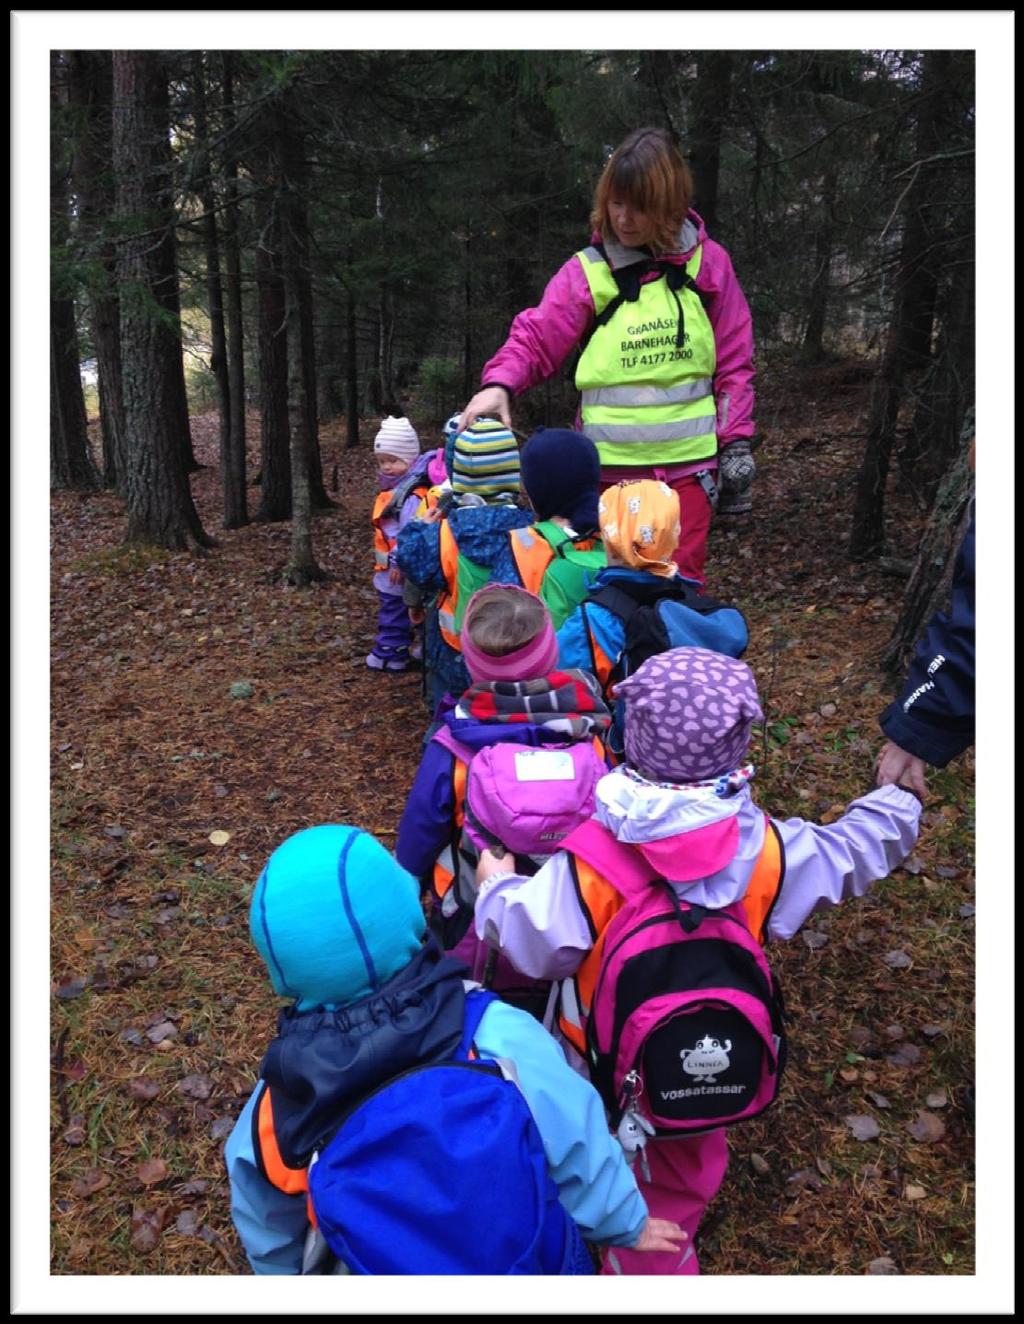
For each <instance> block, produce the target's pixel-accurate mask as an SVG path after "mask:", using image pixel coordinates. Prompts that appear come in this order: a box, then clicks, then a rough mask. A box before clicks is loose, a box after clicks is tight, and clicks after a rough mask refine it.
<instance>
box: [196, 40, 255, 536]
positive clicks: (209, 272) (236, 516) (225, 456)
mask: <svg viewBox="0 0 1024 1324" xmlns="http://www.w3.org/2000/svg"><path fill="white" fill-rule="evenodd" d="M192 84H193V92H194V98H195V117H196V154H197V162H198V164H197V172H196V173H197V178H196V183H195V187H196V191H197V193H198V195H199V200H200V202H201V203H202V205H203V215H202V218H201V227H202V234H203V246H204V249H205V253H206V290H207V299H208V302H209V312H210V370H211V371H212V373H213V376H214V380H215V382H216V383H217V414H218V421H219V424H220V429H219V431H220V476H221V488H222V491H223V496H224V527H225V528H226V529H236V528H238V527H239V526H240V525H242V524H247V523H248V518H247V516H246V513H245V452H244V448H243V451H242V456H241V460H242V463H241V464H239V463H238V456H237V455H236V453H235V446H234V439H233V438H232V435H231V388H230V385H229V382H228V347H227V337H226V335H225V331H224V296H223V290H222V286H221V279H220V246H219V243H218V238H217V216H216V210H217V196H216V193H215V192H214V187H213V176H212V174H211V169H210V151H209V131H208V127H207V119H206V76H205V73H204V71H203V55H202V52H200V51H195V52H193V55H192ZM243 440H244V439H243Z"/></svg>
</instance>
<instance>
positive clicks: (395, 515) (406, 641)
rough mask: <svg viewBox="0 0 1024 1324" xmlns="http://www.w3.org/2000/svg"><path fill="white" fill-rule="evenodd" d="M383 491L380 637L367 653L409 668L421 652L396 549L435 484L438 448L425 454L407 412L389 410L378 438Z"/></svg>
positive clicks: (376, 523) (377, 559) (379, 506)
mask: <svg viewBox="0 0 1024 1324" xmlns="http://www.w3.org/2000/svg"><path fill="white" fill-rule="evenodd" d="M373 453H374V456H375V457H376V460H377V466H378V473H377V482H378V486H379V488H380V491H379V492H378V493H377V498H376V500H375V501H374V503H373V516H372V522H373V555H374V575H373V586H374V588H375V589H376V590H377V597H378V599H379V602H380V606H379V609H378V615H377V638H376V639H375V640H374V643H373V648H372V650H371V651H370V653H369V654H368V655H367V658H366V665H367V666H368V667H371V668H372V669H373V670H374V671H408V669H409V667H410V665H412V663H413V662H415V661H416V660H417V659H418V658H419V657H420V656H422V648H421V647H420V646H419V645H418V643H417V642H415V641H414V635H413V626H412V623H411V622H410V620H409V610H408V608H407V607H406V605H405V603H404V602H403V600H402V581H403V578H404V577H403V575H402V572H401V570H399V568H398V562H397V560H396V555H395V549H396V547H397V543H398V531H399V529H401V528H403V527H404V526H405V524H407V523H408V521H409V520H410V519H412V518H413V516H414V515H415V514H416V510H417V508H418V506H419V504H420V501H421V500H422V499H423V497H424V496H425V495H426V493H427V490H428V489H429V487H430V484H431V478H430V477H429V475H428V473H427V466H428V464H429V463H430V461H431V459H432V458H433V456H434V452H433V451H428V452H426V453H425V454H422V455H421V454H420V439H419V437H418V436H417V435H416V429H415V428H414V427H413V426H412V424H411V423H410V422H409V420H408V419H407V418H404V417H401V418H395V417H393V416H391V415H389V416H388V417H387V418H385V419H384V421H383V422H382V423H381V425H380V430H379V431H378V433H377V435H376V437H374V439H373Z"/></svg>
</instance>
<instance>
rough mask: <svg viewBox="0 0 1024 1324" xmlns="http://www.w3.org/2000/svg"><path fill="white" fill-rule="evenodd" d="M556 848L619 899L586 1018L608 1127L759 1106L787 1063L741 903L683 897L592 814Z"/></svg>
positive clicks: (733, 1114)
mask: <svg viewBox="0 0 1024 1324" xmlns="http://www.w3.org/2000/svg"><path fill="white" fill-rule="evenodd" d="M773 830H774V829H772V827H771V826H770V823H769V822H768V821H767V819H766V823H765V831H773ZM564 845H565V849H566V850H569V851H572V852H573V853H574V854H575V855H578V856H579V857H580V858H581V859H583V860H585V861H586V862H587V863H588V864H590V865H591V866H592V867H593V868H594V869H596V870H597V871H598V873H600V874H601V876H602V877H603V878H606V879H607V880H608V882H609V883H611V884H612V886H613V887H615V889H616V890H617V891H618V892H619V893H620V894H621V895H622V897H623V899H624V902H625V904H624V905H623V906H622V907H621V909H620V910H618V911H617V912H616V914H615V917H614V918H613V919H612V921H611V923H610V924H609V925H608V927H607V929H606V930H605V933H604V940H603V954H602V957H601V963H600V966H599V969H598V975H597V981H596V984H595V987H594V994H593V999H592V1002H591V1006H590V1012H589V1015H588V1017H587V1022H586V1026H585V1033H586V1045H587V1061H588V1066H589V1068H590V1074H591V1080H592V1081H593V1083H594V1085H595V1087H596V1088H597V1090H598V1091H599V1093H600V1094H601V1096H602V1098H603V1099H604V1102H605V1106H606V1107H607V1108H608V1110H609V1113H610V1114H611V1125H612V1128H613V1129H614V1128H616V1127H617V1126H618V1125H619V1123H620V1122H621V1121H622V1120H623V1118H625V1117H627V1116H628V1115H629V1114H638V1115H639V1117H640V1118H641V1119H646V1121H647V1122H649V1123H650V1124H651V1128H652V1132H653V1134H655V1135H661V1136H671V1135H685V1134H692V1133H695V1132H700V1131H706V1130H709V1129H711V1128H713V1127H719V1126H729V1125H731V1124H732V1123H734V1122H740V1121H744V1120H745V1119H746V1118H748V1117H753V1116H755V1115H756V1114H757V1113H760V1112H763V1110H764V1109H765V1108H767V1107H768V1105H769V1104H770V1103H771V1102H772V1101H773V1100H774V1099H775V1097H776V1095H777V1094H778V1092H779V1085H780V1083H781V1079H782V1071H783V1068H784V1066H785V1060H786V1041H785V1034H784V1030H783V1007H782V999H781V995H780V992H779V988H778V985H777V983H776V981H775V979H774V977H773V975H772V972H771V969H770V968H769V966H768V962H767V961H766V960H765V957H764V952H763V951H762V950H761V946H760V944H759V943H758V941H757V940H756V939H755V938H754V937H753V935H752V934H751V932H750V929H749V927H748V924H747V919H746V914H745V912H744V910H743V906H742V905H741V904H740V903H739V902H737V903H735V904H733V905H730V906H726V907H725V908H723V909H721V910H708V909H706V908H705V907H703V906H696V905H690V904H689V903H688V902H687V901H685V900H684V899H682V898H681V897H680V896H679V895H678V894H677V891H676V888H675V887H673V886H672V884H671V883H669V882H667V881H666V880H665V879H664V878H659V877H656V876H652V872H651V868H650V866H649V865H648V864H647V863H646V861H645V860H644V858H643V856H642V855H641V854H640V852H639V851H636V850H633V849H632V848H631V847H629V846H626V845H623V844H622V843H621V842H619V841H618V840H616V838H615V837H614V836H613V835H612V834H611V833H610V832H608V831H607V830H606V829H605V828H603V827H602V826H601V825H600V824H599V823H597V822H596V821H591V822H588V823H586V824H584V825H583V826H582V827H581V828H579V829H578V830H577V831H576V832H575V833H573V835H572V837H570V838H569V839H568V841H566V842H565V843H564ZM640 1125H643V1123H642V1122H641V1123H640Z"/></svg>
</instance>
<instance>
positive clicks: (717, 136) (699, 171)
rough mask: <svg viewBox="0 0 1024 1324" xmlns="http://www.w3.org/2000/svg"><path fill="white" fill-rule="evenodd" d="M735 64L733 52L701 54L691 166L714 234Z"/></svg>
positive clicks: (698, 201)
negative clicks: (723, 135)
mask: <svg viewBox="0 0 1024 1324" xmlns="http://www.w3.org/2000/svg"><path fill="white" fill-rule="evenodd" d="M732 67H733V55H732V52H731V51H701V52H700V53H699V54H698V56H697V81H696V83H695V85H694V89H693V117H692V123H693V129H692V133H691V138H690V141H691V144H692V146H691V151H690V165H691V169H692V171H693V205H694V206H695V207H696V209H697V211H699V212H700V214H701V217H702V218H703V220H704V224H705V226H706V227H707V229H708V233H709V234H712V233H714V230H715V226H716V223H717V220H718V171H719V163H720V160H721V149H722V129H723V126H724V124H725V120H726V117H727V115H728V113H729V100H730V97H731V93H732Z"/></svg>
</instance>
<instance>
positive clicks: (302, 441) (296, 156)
mask: <svg viewBox="0 0 1024 1324" xmlns="http://www.w3.org/2000/svg"><path fill="white" fill-rule="evenodd" d="M283 100H284V99H283ZM288 109H289V108H288V105H287V102H286V101H285V104H283V105H279V106H278V107H276V108H275V114H274V117H273V154H274V178H275V181H276V188H275V195H274V201H275V209H276V212H277V215H278V217H279V218H280V225H281V230H280V234H281V276H282V282H283V285H284V306H285V319H284V320H285V340H286V342H287V347H288V349H287V356H288V439H289V455H290V459H291V480H292V521H291V550H290V553H289V557H288V564H287V565H286V566H285V570H284V578H285V580H286V581H287V582H288V583H289V584H296V585H299V586H301V587H305V586H307V585H309V584H311V583H313V581H314V580H319V579H324V578H326V576H325V575H324V572H323V570H321V568H320V566H319V565H318V564H317V561H316V557H315V556H314V554H313V482H312V458H313V448H312V447H311V446H310V437H309V419H310V414H311V412H313V411H311V407H310V402H309V400H308V398H307V393H308V390H309V370H308V367H307V364H306V361H305V359H306V354H305V350H306V344H305V337H304V332H303V303H304V296H303V290H302V284H303V276H304V275H305V274H306V272H307V271H308V265H307V257H308V250H307V247H306V236H307V229H306V215H305V204H304V202H303V200H302V194H301V192H300V185H301V183H302V180H303V173H304V172H303V169H302V149H301V143H299V142H297V141H296V138H295V131H294V128H293V120H292V119H291V117H290V116H289V114H288Z"/></svg>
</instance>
